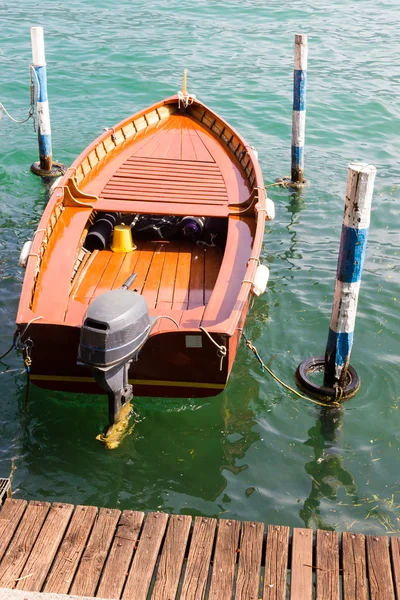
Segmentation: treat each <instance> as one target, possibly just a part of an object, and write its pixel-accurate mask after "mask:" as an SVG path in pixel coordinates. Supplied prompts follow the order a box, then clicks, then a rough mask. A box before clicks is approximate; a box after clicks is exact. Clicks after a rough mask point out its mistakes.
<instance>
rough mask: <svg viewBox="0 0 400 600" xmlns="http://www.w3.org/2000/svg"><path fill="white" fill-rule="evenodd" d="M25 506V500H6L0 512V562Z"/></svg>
mask: <svg viewBox="0 0 400 600" xmlns="http://www.w3.org/2000/svg"><path fill="white" fill-rule="evenodd" d="M26 505H27V502H26V500H14V499H11V498H7V500H6V501H5V502H4V504H3V506H2V508H1V510H0V561H1V559H2V558H3V556H4V553H5V551H6V550H7V546H8V544H9V543H10V541H11V539H12V537H13V535H14V532H15V530H16V529H17V527H18V525H19V522H20V520H21V518H22V515H23V514H24V512H25V509H26Z"/></svg>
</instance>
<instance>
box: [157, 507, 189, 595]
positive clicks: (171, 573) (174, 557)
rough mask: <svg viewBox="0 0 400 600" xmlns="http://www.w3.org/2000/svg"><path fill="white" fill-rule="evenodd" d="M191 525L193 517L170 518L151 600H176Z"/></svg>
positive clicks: (176, 516) (179, 516)
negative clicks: (173, 599) (172, 599)
mask: <svg viewBox="0 0 400 600" xmlns="http://www.w3.org/2000/svg"><path fill="white" fill-rule="evenodd" d="M191 524H192V517H189V516H188V515H172V516H171V517H170V519H169V523H168V529H167V533H166V536H165V541H164V544H163V549H162V553H161V558H160V563H159V565H158V569H157V575H156V580H155V583H154V588H153V592H152V594H151V600H170V599H171V598H175V596H176V593H177V590H178V586H179V580H180V577H181V571H182V566H183V559H184V558H185V551H186V546H187V542H188V537H189V531H190V526H191Z"/></svg>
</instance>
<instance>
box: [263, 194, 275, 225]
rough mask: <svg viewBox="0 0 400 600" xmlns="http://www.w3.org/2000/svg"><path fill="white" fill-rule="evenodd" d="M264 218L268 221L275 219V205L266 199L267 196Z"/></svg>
mask: <svg viewBox="0 0 400 600" xmlns="http://www.w3.org/2000/svg"><path fill="white" fill-rule="evenodd" d="M265 217H266V219H268V220H269V221H272V219H275V204H274V201H273V200H271V198H268V196H267V197H266V199H265Z"/></svg>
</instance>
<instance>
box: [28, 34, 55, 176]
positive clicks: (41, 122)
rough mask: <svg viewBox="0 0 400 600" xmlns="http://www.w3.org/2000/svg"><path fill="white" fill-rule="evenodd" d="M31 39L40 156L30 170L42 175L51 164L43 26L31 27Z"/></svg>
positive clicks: (49, 168)
mask: <svg viewBox="0 0 400 600" xmlns="http://www.w3.org/2000/svg"><path fill="white" fill-rule="evenodd" d="M31 40H32V67H33V70H34V72H35V77H34V83H35V89H36V114H37V126H38V141H39V156H40V163H39V165H38V163H34V164H33V165H32V167H31V170H32V172H33V173H35V174H36V175H42V174H43V172H49V173H51V168H52V166H53V158H52V150H51V127H50V112H49V101H48V98H47V73H46V59H45V53H44V37H43V27H31ZM38 167H39V168H38Z"/></svg>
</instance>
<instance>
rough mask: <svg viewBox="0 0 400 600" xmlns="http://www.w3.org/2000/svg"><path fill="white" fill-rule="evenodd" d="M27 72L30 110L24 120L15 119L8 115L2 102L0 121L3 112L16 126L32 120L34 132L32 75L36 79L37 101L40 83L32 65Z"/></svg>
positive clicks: (0, 104) (0, 103)
mask: <svg viewBox="0 0 400 600" xmlns="http://www.w3.org/2000/svg"><path fill="white" fill-rule="evenodd" d="M29 72H30V94H31V98H30V104H31V106H30V109H29V111H28V116H27V117H26V119H15V118H14V117H13V116H12V115H10V113H9V112H8V110H7V109H6V107H5V106H4V104H3V103H2V102H0V120H1V116H2V115H1V111H3V112H4V113H5V114H6V115H7V117H8V118H9V119H11V121H13V122H14V123H17V124H18V125H21V124H22V123H26V122H27V121H29V119H33V130H34V131H36V124H35V84H34V83H33V78H32V73H34V74H35V77H36V86H37V100H39V95H40V83H39V79H38V76H37V73H36V71H35V69H34V68H33V65H31V66H30V67H29Z"/></svg>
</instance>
